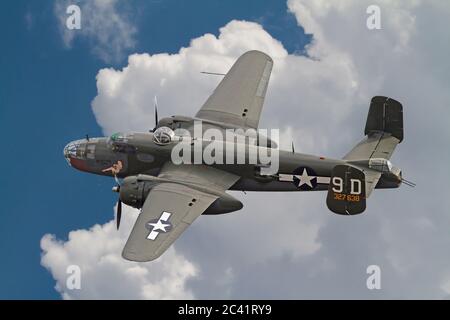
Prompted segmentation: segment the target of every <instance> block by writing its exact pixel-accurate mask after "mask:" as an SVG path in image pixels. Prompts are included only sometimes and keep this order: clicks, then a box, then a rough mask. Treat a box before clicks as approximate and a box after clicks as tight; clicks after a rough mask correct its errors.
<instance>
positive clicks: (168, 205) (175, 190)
mask: <svg viewBox="0 0 450 320" xmlns="http://www.w3.org/2000/svg"><path fill="white" fill-rule="evenodd" d="M178 167H183V166H175V165H173V164H166V165H165V166H164V167H163V169H162V171H161V174H160V175H159V177H164V178H169V177H170V178H172V179H179V181H180V183H176V182H164V183H160V184H158V185H156V186H155V187H154V188H152V190H151V191H150V192H149V194H148V196H147V199H146V200H145V202H144V205H143V207H142V210H141V213H140V215H139V217H138V219H137V220H136V223H135V225H134V227H133V230H132V231H131V234H130V237H129V238H128V241H127V243H126V244H125V247H124V249H123V252H122V256H123V257H124V258H125V259H127V260H132V261H151V260H154V259H156V258H158V257H159V256H161V255H162V254H163V253H164V252H165V251H166V250H167V249H168V248H169V247H170V245H171V244H172V243H173V242H175V240H176V239H177V238H178V237H179V236H180V235H181V234H182V233H183V232H184V230H186V228H187V227H188V226H189V225H190V224H191V223H192V222H194V220H195V219H196V218H197V217H198V216H200V215H201V214H202V213H203V212H204V211H205V210H206V209H208V207H209V206H210V205H211V204H212V203H213V202H214V201H215V200H216V199H217V198H218V197H219V195H218V192H224V191H225V190H226V189H228V188H229V187H230V186H231V185H233V184H234V183H235V182H236V181H237V180H238V179H239V177H238V176H235V175H233V174H229V173H226V172H224V171H221V170H218V169H214V168H210V167H205V166H202V165H199V166H196V165H190V166H186V167H185V168H184V169H187V170H186V171H184V170H183V169H182V168H178ZM211 169H212V170H211ZM220 178H222V180H218V179H220ZM184 181H189V182H190V183H191V185H189V186H188V185H186V184H183V182H184ZM196 184H198V185H199V186H200V185H202V184H203V185H202V186H203V187H202V188H201V189H200V188H196V187H195V185H196ZM205 190H210V192H208V191H205Z"/></svg>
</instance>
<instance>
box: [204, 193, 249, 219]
mask: <svg viewBox="0 0 450 320" xmlns="http://www.w3.org/2000/svg"><path fill="white" fill-rule="evenodd" d="M243 206H244V205H243V204H242V202H240V201H239V200H237V199H236V198H234V197H232V196H230V195H229V194H227V193H224V194H223V195H222V196H221V197H220V198H218V199H217V200H216V201H214V202H213V203H212V204H211V205H210V206H209V207H208V209H206V210H205V212H203V214H206V215H209V214H223V213H229V212H233V211H237V210H241V209H242V207H243Z"/></svg>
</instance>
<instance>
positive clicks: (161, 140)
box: [153, 127, 175, 145]
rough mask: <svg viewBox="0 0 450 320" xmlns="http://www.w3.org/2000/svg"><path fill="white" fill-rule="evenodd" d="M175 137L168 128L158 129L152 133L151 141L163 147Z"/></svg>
mask: <svg viewBox="0 0 450 320" xmlns="http://www.w3.org/2000/svg"><path fill="white" fill-rule="evenodd" d="M174 137H175V133H174V132H173V130H172V129H170V128H168V127H159V128H158V129H156V130H155V132H154V133H153V140H154V141H155V143H157V144H160V145H164V144H168V143H170V142H171V141H172V140H173V138H174Z"/></svg>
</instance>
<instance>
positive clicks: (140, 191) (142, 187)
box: [120, 176, 157, 209]
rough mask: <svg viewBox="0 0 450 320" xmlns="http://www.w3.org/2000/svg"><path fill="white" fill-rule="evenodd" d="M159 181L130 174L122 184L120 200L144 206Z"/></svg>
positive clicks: (133, 205) (132, 205)
mask: <svg viewBox="0 0 450 320" xmlns="http://www.w3.org/2000/svg"><path fill="white" fill-rule="evenodd" d="M156 184H157V183H154V182H151V181H141V180H138V178H137V177H136V176H129V177H126V178H125V179H124V180H123V183H122V185H121V186H120V200H121V201H122V202H123V203H125V204H126V205H129V206H131V207H134V208H138V209H140V208H142V206H143V205H144V202H145V199H147V196H148V193H149V192H150V190H151V189H152V188H153V187H154V186H155V185H156Z"/></svg>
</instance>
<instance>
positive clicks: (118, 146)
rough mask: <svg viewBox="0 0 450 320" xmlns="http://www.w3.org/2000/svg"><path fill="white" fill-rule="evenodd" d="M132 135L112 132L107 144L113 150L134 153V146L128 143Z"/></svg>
mask: <svg viewBox="0 0 450 320" xmlns="http://www.w3.org/2000/svg"><path fill="white" fill-rule="evenodd" d="M132 136H133V135H132V134H131V135H130V134H124V133H121V132H118V133H114V134H113V135H111V136H110V137H109V139H108V141H107V145H108V146H109V148H110V149H111V150H112V151H114V152H119V153H136V147H134V146H133V145H131V144H129V140H130V138H131V137H132Z"/></svg>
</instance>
